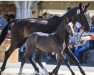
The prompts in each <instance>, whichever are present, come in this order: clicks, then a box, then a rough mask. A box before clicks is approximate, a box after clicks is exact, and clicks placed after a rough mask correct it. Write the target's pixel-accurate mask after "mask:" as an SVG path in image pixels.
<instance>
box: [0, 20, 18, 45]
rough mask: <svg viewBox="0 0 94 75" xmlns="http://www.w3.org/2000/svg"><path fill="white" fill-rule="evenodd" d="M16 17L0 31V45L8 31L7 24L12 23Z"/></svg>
mask: <svg viewBox="0 0 94 75" xmlns="http://www.w3.org/2000/svg"><path fill="white" fill-rule="evenodd" d="M17 20H18V19H15V20H13V21H10V22H9V23H8V24H7V25H6V26H5V27H4V29H3V30H2V32H1V35H0V45H1V44H2V42H3V41H4V39H5V38H6V35H7V33H8V29H9V25H10V24H11V23H13V22H14V21H17Z"/></svg>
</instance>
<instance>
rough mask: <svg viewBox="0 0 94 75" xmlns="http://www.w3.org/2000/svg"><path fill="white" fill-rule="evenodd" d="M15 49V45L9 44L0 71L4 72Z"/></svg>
mask: <svg viewBox="0 0 94 75" xmlns="http://www.w3.org/2000/svg"><path fill="white" fill-rule="evenodd" d="M15 49H16V45H14V44H11V46H10V47H9V49H8V50H7V51H6V52H5V57H4V62H3V65H2V67H1V71H4V70H5V66H6V62H7V60H8V58H9V57H10V55H11V54H12V53H13V51H14V50H15Z"/></svg>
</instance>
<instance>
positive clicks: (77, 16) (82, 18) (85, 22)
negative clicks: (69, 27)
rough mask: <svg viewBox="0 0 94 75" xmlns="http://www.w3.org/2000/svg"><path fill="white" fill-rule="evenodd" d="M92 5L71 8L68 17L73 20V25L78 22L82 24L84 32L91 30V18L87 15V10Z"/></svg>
mask: <svg viewBox="0 0 94 75" xmlns="http://www.w3.org/2000/svg"><path fill="white" fill-rule="evenodd" d="M89 5H90V3H88V4H87V5H86V6H82V3H80V4H79V6H77V7H74V8H71V9H70V10H69V11H68V12H67V13H66V15H68V17H69V18H70V19H71V20H72V22H73V24H75V23H76V22H77V21H78V22H80V23H81V25H82V27H83V28H84V31H89V30H90V21H91V20H90V17H89V15H88V13H87V8H88V7H89Z"/></svg>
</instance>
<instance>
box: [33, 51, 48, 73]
mask: <svg viewBox="0 0 94 75" xmlns="http://www.w3.org/2000/svg"><path fill="white" fill-rule="evenodd" d="M43 53H44V52H43V51H41V50H39V49H37V54H36V59H35V61H36V62H37V63H38V64H39V65H40V67H41V68H42V69H43V70H44V71H45V73H46V74H48V71H47V70H46V68H45V67H44V66H43V64H42V63H41V61H40V59H41V57H42V55H43Z"/></svg>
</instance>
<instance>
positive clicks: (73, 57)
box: [65, 48, 86, 75]
mask: <svg viewBox="0 0 94 75" xmlns="http://www.w3.org/2000/svg"><path fill="white" fill-rule="evenodd" d="M65 53H66V54H68V55H69V56H70V58H71V59H72V60H73V61H74V62H75V63H76V64H77V66H78V68H79V70H80V72H81V73H82V74H83V75H86V74H85V72H84V71H83V69H82V68H81V66H80V63H79V61H78V59H77V58H76V57H75V56H74V54H73V53H72V52H71V50H69V48H67V49H66V50H65Z"/></svg>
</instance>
